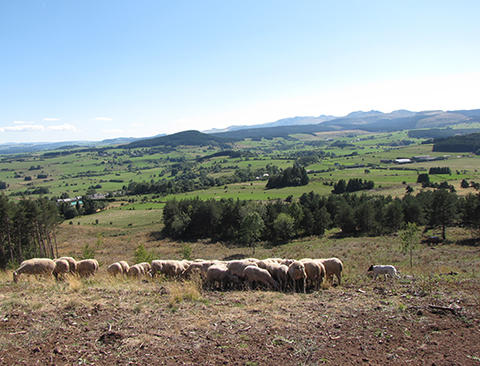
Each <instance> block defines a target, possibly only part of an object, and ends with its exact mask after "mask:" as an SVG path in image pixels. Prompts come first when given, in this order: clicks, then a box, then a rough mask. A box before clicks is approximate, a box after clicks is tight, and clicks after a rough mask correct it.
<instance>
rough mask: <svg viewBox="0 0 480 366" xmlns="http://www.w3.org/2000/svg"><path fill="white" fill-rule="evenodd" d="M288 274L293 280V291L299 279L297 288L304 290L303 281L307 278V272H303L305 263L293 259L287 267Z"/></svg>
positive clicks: (295, 289)
mask: <svg viewBox="0 0 480 366" xmlns="http://www.w3.org/2000/svg"><path fill="white" fill-rule="evenodd" d="M288 276H289V277H290V279H291V280H292V282H293V287H292V289H293V291H294V292H296V291H297V282H298V281H300V286H299V289H301V288H303V292H304V293H305V292H306V289H305V287H306V286H305V285H306V284H305V282H306V278H307V273H306V272H305V265H304V264H303V263H302V262H300V261H294V262H293V263H292V264H290V266H289V267H288Z"/></svg>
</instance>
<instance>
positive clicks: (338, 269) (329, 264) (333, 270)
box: [315, 257, 343, 285]
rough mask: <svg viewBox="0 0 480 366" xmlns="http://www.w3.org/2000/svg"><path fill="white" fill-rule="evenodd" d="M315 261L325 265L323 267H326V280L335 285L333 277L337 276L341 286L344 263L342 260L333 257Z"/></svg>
mask: <svg viewBox="0 0 480 366" xmlns="http://www.w3.org/2000/svg"><path fill="white" fill-rule="evenodd" d="M315 261H316V262H319V263H321V264H323V266H324V267H325V272H326V278H327V280H328V281H329V282H331V283H332V284H333V275H335V276H336V277H337V279H338V284H339V285H340V284H341V282H342V271H343V263H342V261H341V260H340V259H338V258H335V257H333V258H322V259H315Z"/></svg>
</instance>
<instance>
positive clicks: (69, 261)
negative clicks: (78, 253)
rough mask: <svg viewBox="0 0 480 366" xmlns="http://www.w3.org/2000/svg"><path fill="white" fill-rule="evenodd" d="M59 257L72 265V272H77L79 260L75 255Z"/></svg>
mask: <svg viewBox="0 0 480 366" xmlns="http://www.w3.org/2000/svg"><path fill="white" fill-rule="evenodd" d="M58 259H65V260H66V261H67V262H68V265H69V267H70V273H75V272H77V261H76V260H75V258H73V257H60V258H58Z"/></svg>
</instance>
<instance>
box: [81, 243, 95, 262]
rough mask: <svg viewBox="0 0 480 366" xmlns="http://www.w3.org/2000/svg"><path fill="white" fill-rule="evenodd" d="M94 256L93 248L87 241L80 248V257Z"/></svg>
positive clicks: (89, 257)
mask: <svg viewBox="0 0 480 366" xmlns="http://www.w3.org/2000/svg"><path fill="white" fill-rule="evenodd" d="M93 258H95V248H91V247H90V245H89V244H88V243H87V244H85V245H84V246H83V248H82V255H81V256H80V259H93Z"/></svg>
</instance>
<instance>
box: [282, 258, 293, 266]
mask: <svg viewBox="0 0 480 366" xmlns="http://www.w3.org/2000/svg"><path fill="white" fill-rule="evenodd" d="M293 262H295V259H283V260H282V261H281V262H280V264H284V265H286V266H287V267H290V264H292V263H293Z"/></svg>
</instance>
